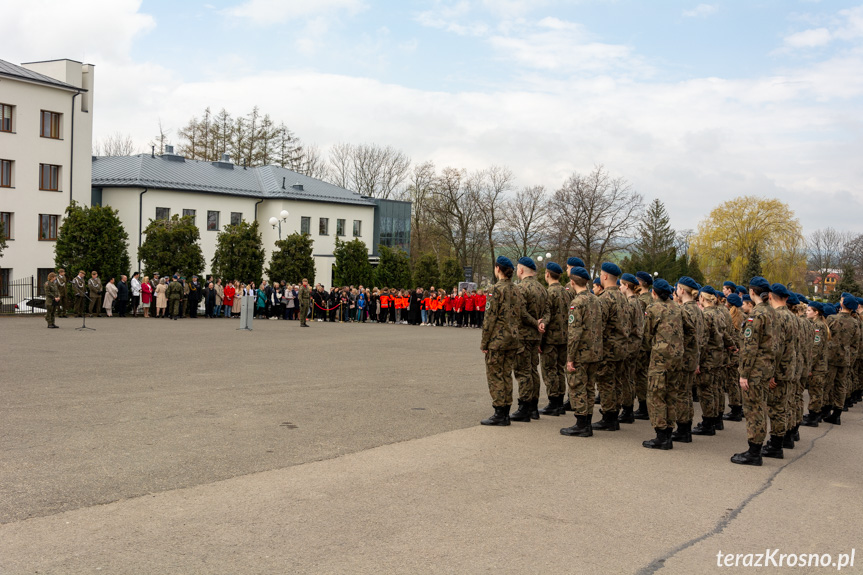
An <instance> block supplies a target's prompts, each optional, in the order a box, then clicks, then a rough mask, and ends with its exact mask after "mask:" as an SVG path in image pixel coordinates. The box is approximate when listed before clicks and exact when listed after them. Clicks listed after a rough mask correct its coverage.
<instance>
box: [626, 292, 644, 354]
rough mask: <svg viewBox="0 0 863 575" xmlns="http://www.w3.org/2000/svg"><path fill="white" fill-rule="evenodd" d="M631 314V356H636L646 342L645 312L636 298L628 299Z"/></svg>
mask: <svg viewBox="0 0 863 575" xmlns="http://www.w3.org/2000/svg"><path fill="white" fill-rule="evenodd" d="M626 303H627V304H628V306H627V311H628V313H629V356H630V357H633V356H635V355H636V354H637V353H638V352H639V351H640V350H641V347H642V345H643V342H644V310H643V309H642V308H641V304H640V303H639V302H638V298H637V297H635V296H632V297H628V298H626Z"/></svg>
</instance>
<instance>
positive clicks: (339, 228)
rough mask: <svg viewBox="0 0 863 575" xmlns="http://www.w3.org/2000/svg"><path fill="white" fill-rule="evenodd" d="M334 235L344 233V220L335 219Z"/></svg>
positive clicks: (342, 234)
mask: <svg viewBox="0 0 863 575" xmlns="http://www.w3.org/2000/svg"><path fill="white" fill-rule="evenodd" d="M336 235H337V236H344V235H345V220H336Z"/></svg>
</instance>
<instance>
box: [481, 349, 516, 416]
mask: <svg viewBox="0 0 863 575" xmlns="http://www.w3.org/2000/svg"><path fill="white" fill-rule="evenodd" d="M521 355H522V354H521V353H519V352H518V350H515V349H503V350H500V349H497V350H496V349H490V350H488V353H486V354H485V377H486V379H487V380H488V392H489V394H490V395H491V404H492V405H493V406H495V407H504V406H507V405H512V374H513V371H515V367H516V364H517V362H518V361H519V356H521Z"/></svg>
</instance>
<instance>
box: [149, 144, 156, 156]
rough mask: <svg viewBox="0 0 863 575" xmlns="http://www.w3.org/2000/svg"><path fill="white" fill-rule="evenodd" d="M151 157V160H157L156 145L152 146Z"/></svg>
mask: <svg viewBox="0 0 863 575" xmlns="http://www.w3.org/2000/svg"><path fill="white" fill-rule="evenodd" d="M150 157H151V158H155V157H156V145H155V144H153V145H152V146H150Z"/></svg>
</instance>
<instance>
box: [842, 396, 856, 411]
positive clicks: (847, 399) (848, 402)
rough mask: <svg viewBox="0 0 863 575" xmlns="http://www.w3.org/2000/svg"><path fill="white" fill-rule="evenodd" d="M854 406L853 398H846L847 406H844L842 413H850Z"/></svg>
mask: <svg viewBox="0 0 863 575" xmlns="http://www.w3.org/2000/svg"><path fill="white" fill-rule="evenodd" d="M853 405H854V404H853V403H851V398H850V397H846V398H845V405H843V406H842V411H848V410H849V409H851V407H853Z"/></svg>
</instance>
